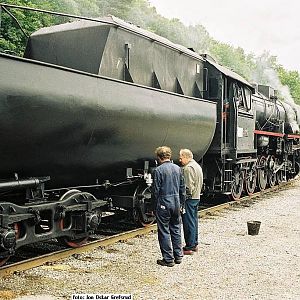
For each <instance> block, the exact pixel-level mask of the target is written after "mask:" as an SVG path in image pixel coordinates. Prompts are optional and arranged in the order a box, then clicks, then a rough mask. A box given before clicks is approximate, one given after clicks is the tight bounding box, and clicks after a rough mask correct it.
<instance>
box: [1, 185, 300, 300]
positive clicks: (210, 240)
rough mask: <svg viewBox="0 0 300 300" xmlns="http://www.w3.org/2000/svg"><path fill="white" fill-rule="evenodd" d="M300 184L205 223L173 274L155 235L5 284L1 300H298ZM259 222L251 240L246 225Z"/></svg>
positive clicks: (37, 270)
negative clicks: (108, 298)
mask: <svg viewBox="0 0 300 300" xmlns="http://www.w3.org/2000/svg"><path fill="white" fill-rule="evenodd" d="M299 192H300V181H299V180H298V181H296V182H294V183H293V184H292V186H291V187H290V188H289V189H288V190H282V191H279V192H276V193H274V194H273V195H271V196H269V195H267V196H265V197H264V198H263V199H259V200H256V201H254V203H253V204H251V205H250V206H249V207H247V206H246V207H245V206H243V207H237V208H232V209H229V210H226V211H223V212H222V213H220V214H218V215H214V216H210V217H207V218H203V219H201V220H200V225H199V231H200V241H201V243H200V247H199V252H198V253H197V254H194V255H192V256H185V257H184V260H183V262H182V264H181V265H175V266H174V267H173V268H168V267H161V266H159V265H157V264H156V260H157V259H158V258H161V257H160V251H159V248H158V242H157V236H156V234H155V233H153V234H149V235H147V236H144V237H140V238H134V239H131V240H128V241H127V242H125V243H118V244H115V245H112V246H110V247H107V248H105V249H96V250H95V251H93V252H89V253H84V254H81V255H77V256H76V257H71V258H68V259H65V260H61V261H59V262H56V263H55V264H52V265H45V266H41V267H38V268H35V269H33V270H30V271H25V272H21V273H20V274H15V275H13V276H11V277H9V278H3V279H2V280H1V283H0V299H5V300H10V299H18V300H20V299H22V300H25V299H26V300H37V299H44V300H54V299H72V295H73V294H98V295H101V294H108V293H114V294H119V293H122V294H132V295H133V299H135V300H137V299H149V300H150V299H151V300H153V299H163V300H168V299H172V300H173V299H187V300H197V299H199V300H200V299H226V300H227V299H259V300H261V299H280V300H281V299H300V239H299V238H300V197H299ZM249 220H259V221H261V222H262V223H261V228H260V231H259V234H258V235H256V236H250V235H248V234H247V221H249Z"/></svg>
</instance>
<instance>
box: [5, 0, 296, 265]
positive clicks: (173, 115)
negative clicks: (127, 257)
mask: <svg viewBox="0 0 300 300" xmlns="http://www.w3.org/2000/svg"><path fill="white" fill-rule="evenodd" d="M1 7H2V11H4V12H7V10H8V9H15V8H21V7H17V6H13V5H2V6H1ZM21 9H25V8H21ZM27 9H28V8H27ZM29 10H34V9H29ZM0 12H1V10H0ZM0 76H1V82H0V126H1V129H2V130H1V133H0V136H1V145H0V155H1V165H0V178H1V179H2V181H1V182H0V264H1V263H2V264H3V263H5V261H6V260H7V258H8V257H9V256H10V255H13V254H14V252H15V250H16V249H17V248H19V247H21V246H23V245H26V244H30V243H33V242H37V241H44V240H48V239H51V238H57V239H59V240H60V241H62V242H64V243H66V244H67V245H69V246H72V247H77V246H80V245H81V244H82V243H84V242H85V241H86V238H87V237H88V236H89V235H90V234H91V233H92V232H93V231H94V230H95V229H96V228H97V226H98V224H99V222H100V220H101V212H102V211H106V210H111V209H116V208H121V209H126V210H127V211H128V212H130V213H131V214H132V216H133V218H134V220H135V221H136V222H138V223H140V224H142V225H146V224H149V223H152V222H153V221H154V216H153V214H152V203H151V192H150V189H151V168H150V167H154V166H155V164H154V161H153V151H154V149H155V148H156V147H157V146H160V145H163V144H165V145H168V146H170V147H171V148H172V149H173V151H174V153H177V152H179V150H180V149H181V148H190V149H191V150H192V151H193V153H194V155H195V159H196V160H198V161H200V162H201V164H202V166H203V171H204V177H205V189H204V191H203V192H204V195H205V196H206V195H215V194H229V195H231V196H232V197H233V198H234V199H238V198H240V196H241V195H242V193H243V192H244V191H245V192H246V193H248V194H252V193H253V192H254V191H255V189H256V188H258V189H260V190H263V189H265V188H266V186H267V185H269V186H273V185H274V184H276V183H279V182H281V181H283V180H287V179H288V178H290V177H293V176H294V175H295V174H296V173H297V172H298V170H299V167H298V157H299V138H300V136H299V120H300V118H299V115H298V111H297V107H296V108H295V106H291V105H289V104H287V103H284V102H282V101H280V100H278V99H277V98H276V97H275V95H274V93H272V90H271V89H270V88H269V87H264V86H258V89H255V88H254V87H253V86H252V85H251V84H250V83H248V82H247V81H246V80H245V79H244V78H242V77H241V76H239V75H238V74H236V73H234V72H232V71H231V70H229V69H227V68H224V67H223V66H221V65H218V64H217V63H216V62H215V61H213V60H212V59H211V58H209V57H207V56H206V55H199V54H197V53H195V52H194V51H193V50H190V49H187V48H185V47H183V46H180V45H176V44H173V43H171V42H170V41H168V40H167V39H164V38H162V37H159V36H157V35H155V34H153V33H150V32H148V31H145V30H143V29H141V28H138V27H136V26H134V25H131V24H128V23H126V22H124V21H122V20H120V19H118V18H115V17H108V18H103V19H88V18H82V19H80V20H79V21H75V22H71V23H66V24H61V25H56V26H52V27H48V28H42V29H40V30H38V31H37V32H35V33H33V34H32V35H31V36H30V38H29V40H28V43H27V47H26V51H25V54H24V57H22V58H20V57H17V56H13V55H8V54H5V53H0ZM149 162H150V166H149ZM126 169H127V179H126ZM132 170H134V171H132ZM14 174H15V175H14ZM12 177H14V178H13V179H12ZM19 177H20V178H22V179H19ZM50 178H51V179H50ZM49 179H50V180H49ZM125 179H126V180H125ZM108 180H109V181H108ZM102 182H103V184H102ZM110 182H116V184H111V183H110ZM116 186H117V187H116Z"/></svg>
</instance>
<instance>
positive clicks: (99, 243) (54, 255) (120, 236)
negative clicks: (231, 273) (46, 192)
mask: <svg viewBox="0 0 300 300" xmlns="http://www.w3.org/2000/svg"><path fill="white" fill-rule="evenodd" d="M293 182H294V180H291V181H289V182H286V183H282V184H280V185H277V186H275V187H272V188H269V189H267V190H265V191H263V192H257V193H255V194H253V195H251V196H246V197H243V198H241V199H240V200H238V201H229V202H225V203H222V204H218V205H214V206H211V207H208V208H201V210H200V211H199V217H205V216H213V215H216V214H217V213H218V212H220V211H222V210H225V209H230V208H233V207H239V206H248V205H250V204H251V203H253V201H254V200H255V199H256V198H259V197H262V196H264V195H266V194H269V193H273V192H277V191H278V190H281V189H286V188H287V187H288V186H290V185H291V184H293ZM156 229H157V226H156V224H153V225H150V226H148V227H143V228H137V229H133V230H129V231H126V232H122V233H117V234H114V235H111V236H107V237H103V238H100V239H97V240H92V241H90V242H88V243H87V244H85V245H83V246H81V247H80V248H71V249H69V248H68V249H60V250H57V251H54V252H51V253H47V254H43V255H39V256H37V257H32V258H28V259H25V260H22V261H19V262H15V263H11V264H9V265H6V266H3V267H1V268H0V277H3V276H9V275H11V274H13V273H16V272H21V271H25V270H28V269H32V268H35V267H38V266H41V265H43V264H45V263H52V262H55V261H58V260H60V259H63V258H67V257H69V256H72V255H76V254H80V253H83V252H87V251H91V250H94V249H96V248H101V247H106V246H109V245H112V244H114V243H117V242H121V241H126V240H128V239H131V238H134V237H137V236H142V235H146V234H148V233H150V232H154V231H156Z"/></svg>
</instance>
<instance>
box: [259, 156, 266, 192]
mask: <svg viewBox="0 0 300 300" xmlns="http://www.w3.org/2000/svg"><path fill="white" fill-rule="evenodd" d="M257 181H258V188H259V190H261V191H263V190H264V189H265V188H266V186H267V182H268V172H267V158H266V157H265V156H263V155H262V156H261V157H260V158H259V160H258V164H257Z"/></svg>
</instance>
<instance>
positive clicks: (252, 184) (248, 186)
mask: <svg viewBox="0 0 300 300" xmlns="http://www.w3.org/2000/svg"><path fill="white" fill-rule="evenodd" d="M256 179H257V169H256V163H253V164H250V165H249V169H248V170H247V171H246V178H245V190H246V192H247V194H248V195H249V196H250V195H252V194H253V193H254V191H255V188H256Z"/></svg>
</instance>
